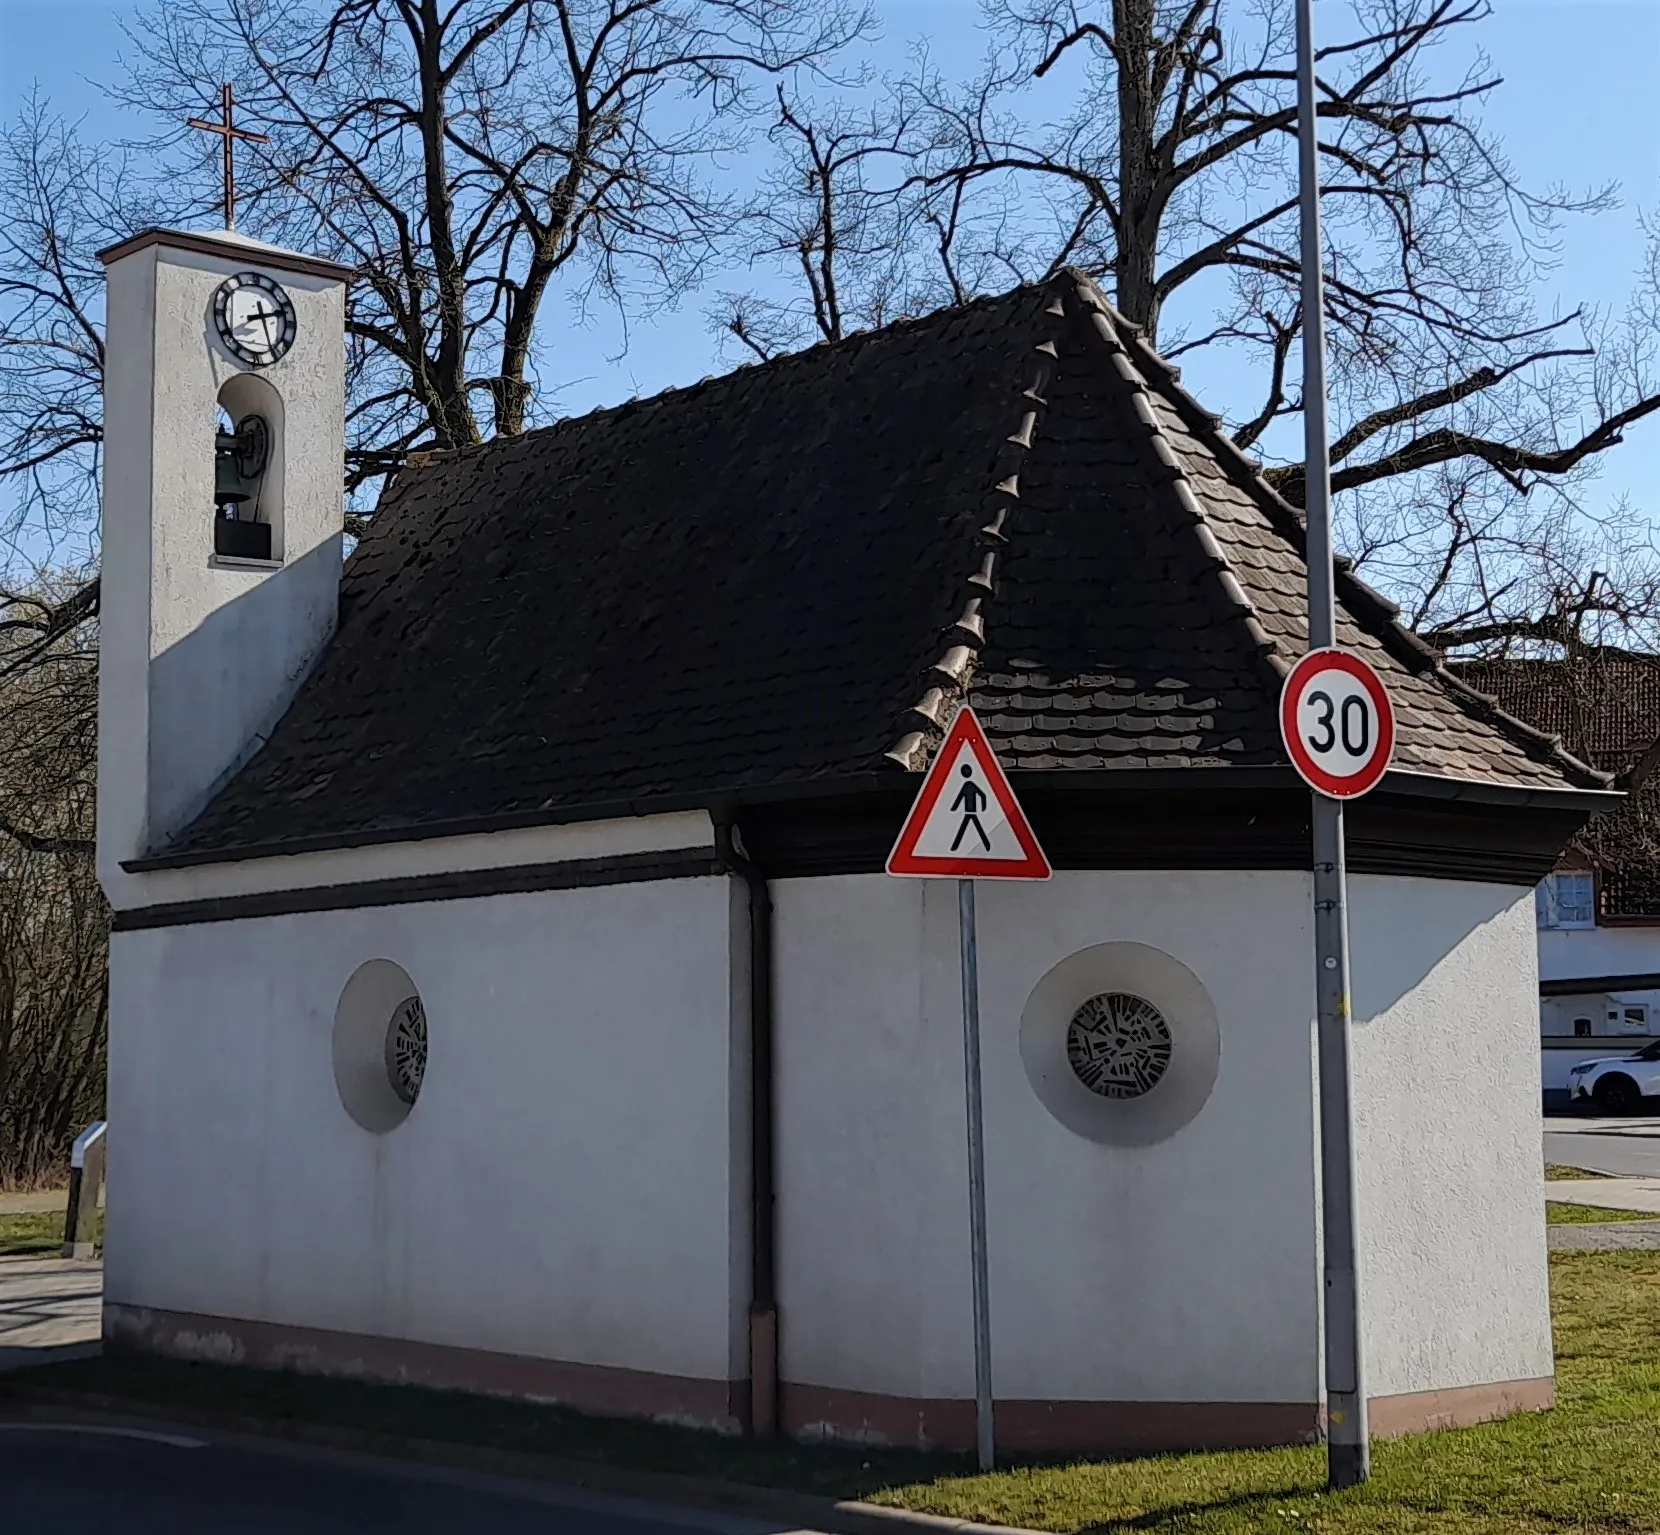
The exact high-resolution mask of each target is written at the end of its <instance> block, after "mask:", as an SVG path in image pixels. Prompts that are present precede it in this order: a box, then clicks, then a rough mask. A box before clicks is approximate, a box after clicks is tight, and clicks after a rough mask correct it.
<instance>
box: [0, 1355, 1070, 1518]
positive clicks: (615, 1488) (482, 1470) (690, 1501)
mask: <svg viewBox="0 0 1660 1535" xmlns="http://www.w3.org/2000/svg"><path fill="white" fill-rule="evenodd" d="M13 1406H15V1407H21V1408H23V1409H24V1411H23V1412H21V1413H17V1412H12V1411H8V1410H7V1408H8V1407H13ZM41 1409H51V1410H52V1411H51V1413H50V1416H52V1417H53V1418H57V1419H62V1420H64V1421H67V1422H74V1423H86V1424H93V1423H97V1424H105V1425H108V1426H110V1427H112V1428H113V1427H125V1428H135V1427H136V1428H152V1429H155V1428H163V1427H171V1428H196V1429H201V1430H204V1431H208V1432H212V1433H214V1434H216V1435H217V1436H218V1437H219V1438H220V1439H222V1440H224V1441H225V1442H228V1443H229V1442H235V1441H237V1440H252V1441H264V1442H265V1443H266V1444H271V1443H286V1444H295V1445H304V1446H307V1447H308V1448H313V1449H319V1450H335V1451H344V1452H347V1453H351V1454H358V1455H366V1456H373V1457H375V1458H377V1459H381V1460H392V1461H418V1462H420V1463H421V1464H423V1465H429V1466H440V1467H443V1468H444V1469H446V1470H450V1471H465V1472H473V1473H475V1474H479V1475H485V1476H499V1477H506V1478H511V1479H514V1480H518V1481H526V1482H547V1483H554V1484H557V1485H559V1486H564V1487H571V1488H578V1489H580V1490H581V1491H583V1492H590V1493H599V1494H601V1495H604V1496H609V1497H615V1498H632V1499H635V1500H636V1501H638V1502H642V1503H664V1504H672V1505H674V1506H676V1507H679V1508H690V1509H696V1510H698V1511H700V1512H704V1513H714V1514H729V1515H732V1516H735V1517H738V1518H746V1519H757V1520H765V1521H768V1522H772V1523H776V1524H778V1525H780V1526H781V1527H783V1528H785V1529H789V1530H815V1531H824V1532H826V1535H900V1532H903V1531H916V1532H918V1535H946V1532H952V1535H1044V1532H1040V1531H1033V1530H1024V1529H1021V1528H1020V1527H1019V1526H1017V1525H989V1524H975V1523H973V1522H972V1521H970V1520H967V1519H949V1518H945V1517H942V1516H941V1515H938V1514H919V1513H912V1512H910V1511H909V1510H906V1509H900V1508H885V1507H883V1506H882V1505H880V1504H877V1503H861V1502H858V1501H855V1500H851V1499H834V1498H821V1497H816V1496H814V1495H813V1494H811V1493H805V1492H790V1491H787V1490H785V1489H782V1488H771V1487H754V1486H749V1485H747V1484H744V1483H739V1482H722V1481H717V1480H714V1479H713V1478H709V1477H698V1476H682V1475H680V1474H678V1473H675V1472H668V1471H633V1470H628V1469H625V1468H623V1467H618V1466H606V1465H601V1464H599V1463H597V1462H589V1461H574V1460H559V1459H556V1458H554V1457H552V1456H545V1455H534V1454H530V1453H527V1452H525V1451H520V1450H493V1449H490V1448H488V1447H485V1446H481V1445H462V1444H451V1443H449V1442H448V1441H444V1440H434V1439H410V1438H405V1437H403V1436H401V1435H394V1434H377V1433H374V1432H372V1431H370V1430H367V1429H355V1428H335V1427H330V1426H326V1425H323V1424H316V1423H299V1422H288V1421H285V1420H282V1419H275V1420H266V1419H260V1418H242V1417H230V1418H226V1417H219V1416H210V1415H208V1414H206V1413H199V1412H195V1413H193V1412H191V1411H190V1410H189V1409H185V1410H183V1411H179V1412H173V1411H168V1412H165V1413H164V1412H162V1411H161V1410H159V1409H155V1410H147V1409H146V1408H145V1406H144V1405H142V1404H134V1403H132V1402H129V1401H126V1400H124V1399H122V1398H119V1397H109V1396H101V1395H98V1394H95V1393H92V1392H79V1391H54V1390H50V1389H48V1388H45V1387H39V1386H24V1385H19V1384H18V1383H16V1382H15V1381H9V1382H6V1383H5V1384H4V1385H3V1386H0V1416H7V1417H28V1418H38V1417H41V1416H44V1415H45V1414H43V1413H42V1412H41Z"/></svg>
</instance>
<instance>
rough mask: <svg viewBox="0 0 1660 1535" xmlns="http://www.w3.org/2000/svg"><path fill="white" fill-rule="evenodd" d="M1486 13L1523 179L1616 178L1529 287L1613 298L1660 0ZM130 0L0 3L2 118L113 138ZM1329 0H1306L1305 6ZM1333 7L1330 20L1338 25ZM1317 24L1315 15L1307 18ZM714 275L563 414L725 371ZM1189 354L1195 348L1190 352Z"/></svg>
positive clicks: (1632, 229)
mask: <svg viewBox="0 0 1660 1535" xmlns="http://www.w3.org/2000/svg"><path fill="white" fill-rule="evenodd" d="M1494 3H1495V11H1496V14H1495V15H1494V16H1493V18H1492V19H1491V20H1490V21H1488V22H1486V23H1484V24H1483V26H1482V28H1481V33H1480V36H1481V40H1482V43H1483V45H1484V46H1485V48H1486V49H1487V51H1488V53H1489V55H1490V56H1491V58H1492V60H1493V63H1494V65H1495V67H1496V69H1497V71H1498V73H1499V74H1501V75H1502V76H1503V77H1504V84H1503V85H1502V86H1501V88H1500V89H1499V90H1498V91H1497V92H1496V93H1495V95H1494V97H1493V98H1492V100H1491V104H1490V106H1489V108H1488V110H1487V114H1486V117H1487V122H1488V123H1489V125H1490V126H1491V127H1492V128H1493V129H1494V130H1496V132H1497V133H1498V135H1499V136H1500V137H1501V138H1502V139H1503V141H1504V143H1505V147H1506V149H1507V150H1508V152H1509V154H1510V157H1511V159H1512V160H1513V162H1514V164H1515V166H1516V168H1517V170H1518V172H1519V174H1520V175H1521V177H1522V179H1523V180H1524V181H1525V182H1526V183H1528V184H1529V185H1531V186H1534V187H1540V186H1547V185H1550V184H1554V183H1562V184H1565V185H1567V186H1569V187H1571V188H1582V187H1584V186H1586V185H1588V184H1591V183H1600V182H1604V181H1608V180H1612V181H1616V182H1618V183H1619V184H1620V186H1621V190H1622V201H1623V206H1622V207H1621V208H1620V209H1619V210H1618V211H1617V212H1613V213H1608V214H1603V215H1600V216H1597V217H1595V218H1586V219H1582V220H1580V221H1578V222H1576V223H1573V224H1571V225H1570V226H1569V227H1568V228H1567V230H1566V231H1565V241H1564V249H1563V254H1562V260H1561V265H1560V267H1559V269H1558V270H1557V271H1556V272H1555V273H1554V274H1553V276H1552V277H1551V279H1550V280H1549V281H1548V282H1547V284H1546V285H1545V288H1544V289H1543V290H1542V292H1541V294H1540V304H1541V308H1542V309H1544V310H1546V311H1549V310H1550V309H1551V308H1552V307H1553V306H1557V307H1560V308H1562V309H1569V308H1572V307H1574V306H1576V305H1579V304H1593V305H1602V306H1605V307H1608V308H1612V309H1615V310H1618V309H1620V308H1622V307H1623V305H1624V303H1625V300H1626V296H1627V294H1628V293H1629V291H1630V287H1631V282H1632V276H1633V273H1634V271H1635V268H1636V266H1637V263H1638V261H1639V258H1640V256H1641V254H1642V238H1641V233H1640V231H1639V229H1638V224H1637V218H1638V214H1639V212H1640V211H1642V210H1648V211H1650V212H1660V108H1657V105H1656V98H1657V95H1660V0H1494ZM133 9H134V7H133V6H132V5H129V4H114V3H111V0H0V108H3V109H4V111H5V112H6V114H7V115H10V113H11V112H12V111H13V110H15V107H16V105H17V103H18V102H19V101H20V100H21V98H22V97H23V96H24V94H25V93H26V92H27V91H28V90H29V89H30V87H31V86H34V85H38V86H39V88H40V89H41V90H42V91H43V92H44V93H45V94H46V95H47V96H48V97H49V98H50V100H51V102H52V104H53V105H54V106H55V107H57V108H58V109H59V110H62V111H66V112H70V113H75V114H84V116H85V123H84V129H83V131H84V132H85V134H86V136H87V137H88V138H90V139H93V140H97V139H100V138H107V139H115V138H119V137H121V136H123V135H125V134H136V133H140V132H143V131H145V127H146V125H144V124H142V123H140V122H137V121H134V120H132V119H130V118H128V117H126V116H124V115H123V114H122V113H120V112H119V111H117V110H116V109H113V108H112V107H110V106H109V104H108V103H107V102H106V101H105V100H104V98H103V96H102V93H101V91H100V89H99V83H100V82H102V81H108V80H112V79H114V78H116V77H117V76H118V75H119V73H120V66H119V55H120V52H121V49H122V46H123V39H122V36H121V32H120V25H119V24H120V20H121V18H122V17H123V16H128V15H130V14H132V11H133ZM878 9H879V11H880V14H881V16H882V19H883V23H884V34H885V35H884V38H883V40H882V42H881V43H880V44H878V45H877V47H876V48H875V50H874V62H875V63H876V64H877V66H878V67H886V68H897V67H899V66H900V65H901V64H902V63H903V59H904V53H905V49H906V46H907V45H908V44H909V43H910V41H911V40H913V39H915V38H917V37H919V36H926V37H927V38H928V40H929V43H930V46H931V48H932V50H933V52H934V55H935V58H936V61H937V62H938V63H939V64H940V65H941V67H942V68H943V69H944V70H946V71H947V72H948V73H958V72H966V71H968V70H970V69H971V68H972V67H973V65H974V63H975V61H976V59H977V57H978V53H979V47H980V40H979V38H978V37H977V36H976V33H975V29H974V22H975V19H976V16H977V10H976V7H975V6H974V4H973V3H972V0H879V3H878ZM1331 10H1332V0H1325V3H1324V4H1320V5H1317V6H1316V15H1317V18H1318V16H1319V13H1320V12H1322V11H1325V12H1327V13H1328V14H1329V13H1330V11H1331ZM1335 22H1336V18H1335V17H1333V23H1334V24H1335ZM1317 25H1319V23H1318V21H1317ZM738 282H739V279H738V276H737V274H728V276H727V280H726V281H725V282H724V283H723V282H722V281H721V279H720V278H719V277H717V278H715V279H714V281H713V282H712V283H711V284H710V291H709V292H706V293H703V294H694V295H692V296H691V297H690V298H689V299H688V300H687V301H686V302H685V303H684V304H683V305H682V306H681V307H680V308H679V309H678V310H676V311H673V312H670V313H668V314H665V315H662V316H660V317H658V318H657V319H655V320H653V321H652V322H649V323H646V324H639V325H636V326H634V327H633V329H632V332H631V334H630V335H629V337H628V344H627V350H626V353H623V354H622V355H619V353H622V350H623V337H622V333H621V331H620V330H619V328H618V327H617V325H616V324H615V322H614V320H613V319H612V318H611V317H610V316H608V315H606V314H604V313H603V312H600V313H596V314H595V315H594V316H592V317H591V319H590V321H589V322H588V324H587V326H586V327H585V328H584V329H582V330H581V331H580V332H578V333H575V334H570V335H567V336H564V337H562V338H561V347H560V350H561V353H562V356H561V360H560V369H559V372H558V374H557V375H556V376H554V377H550V378H549V379H548V380H547V382H548V383H549V384H552V385H555V386H557V387H558V389H559V405H560V408H561V412H562V413H575V412H581V411H584V410H587V409H590V408H591V407H593V406H596V405H602V404H607V403H612V402H615V401H617V400H620V399H624V398H627V397H628V396H630V395H634V394H646V393H652V392H655V391H656V390H658V389H661V388H663V387H665V386H667V385H669V384H677V383H686V382H688V381H690V380H693V379H696V378H699V377H701V376H703V375H704V374H706V373H709V372H712V371H720V369H721V368H722V367H723V364H722V363H721V361H720V359H719V357H718V354H717V350H716V344H715V339H714V338H713V337H712V336H711V335H710V334H709V331H708V327H707V323H706V321H705V318H704V308H705V305H706V303H708V302H709V301H710V300H711V299H712V297H713V291H712V290H713V289H714V288H715V287H720V286H727V287H730V286H736V285H738ZM1195 362H1196V364H1197V363H1198V360H1197V359H1195ZM1228 370H1229V364H1227V363H1226V362H1225V361H1224V362H1222V363H1220V364H1217V365H1215V366H1213V367H1212V369H1211V371H1210V372H1208V373H1207V371H1206V368H1205V366H1204V365H1202V364H1199V365H1196V366H1193V367H1191V368H1190V369H1189V373H1188V381H1189V383H1190V384H1191V385H1193V386H1194V387H1195V389H1196V390H1197V392H1199V393H1200V394H1201V395H1203V396H1207V397H1208V401H1209V403H1211V404H1212V405H1213V407H1214V408H1218V409H1222V410H1224V411H1225V410H1227V409H1228V408H1229V407H1230V406H1231V405H1233V404H1235V403H1236V401H1235V399H1234V396H1235V394H1236V391H1242V390H1243V391H1244V392H1243V393H1242V394H1241V396H1240V399H1239V401H1238V403H1240V404H1244V403H1246V402H1248V401H1249V400H1250V399H1251V398H1252V397H1253V396H1254V390H1251V389H1249V388H1248V387H1247V384H1246V381H1245V380H1243V379H1242V378H1240V377H1238V376H1235V375H1232V374H1230V372H1229V371H1228ZM1621 493H1625V494H1629V495H1630V496H1631V498H1632V499H1633V501H1635V502H1636V503H1637V504H1638V505H1639V506H1642V507H1644V508H1645V509H1646V510H1648V511H1649V512H1650V513H1651V515H1656V516H1660V419H1656V418H1651V419H1650V420H1649V421H1647V422H1645V423H1642V424H1641V425H1640V426H1638V427H1637V428H1636V429H1634V430H1633V432H1632V434H1631V436H1630V438H1629V440H1628V441H1627V443H1626V444H1625V445H1624V446H1622V447H1620V448H1618V449H1616V450H1615V451H1614V452H1613V453H1612V454H1610V455H1608V457H1607V459H1606V461H1605V467H1604V472H1603V475H1602V480H1601V484H1600V488H1599V490H1598V491H1597V492H1596V493H1595V494H1594V495H1593V496H1592V497H1591V504H1592V505H1593V506H1594V505H1595V504H1596V503H1597V502H1598V501H1601V500H1605V499H1606V500H1612V499H1613V498H1614V497H1615V496H1616V495H1619V494H1621Z"/></svg>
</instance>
